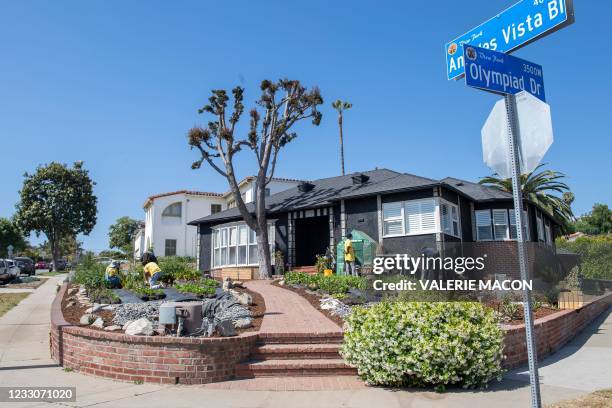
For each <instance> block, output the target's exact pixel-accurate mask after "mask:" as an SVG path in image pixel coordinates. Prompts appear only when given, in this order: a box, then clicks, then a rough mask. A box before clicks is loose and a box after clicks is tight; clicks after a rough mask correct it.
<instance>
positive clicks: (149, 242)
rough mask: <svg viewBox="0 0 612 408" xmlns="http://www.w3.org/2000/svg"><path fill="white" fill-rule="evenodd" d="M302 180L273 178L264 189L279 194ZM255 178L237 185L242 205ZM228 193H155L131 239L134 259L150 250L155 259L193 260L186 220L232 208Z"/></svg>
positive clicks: (193, 237)
mask: <svg viewBox="0 0 612 408" xmlns="http://www.w3.org/2000/svg"><path fill="white" fill-rule="evenodd" d="M300 182H301V180H295V179H284V178H274V179H272V181H271V182H270V183H269V184H268V186H267V187H266V195H270V194H274V193H278V192H279V191H283V190H286V189H288V188H291V187H294V186H296V185H297V184H299V183H300ZM255 184H256V183H255V177H253V176H250V177H246V178H245V179H243V180H242V181H240V183H238V186H239V188H240V192H241V194H242V197H243V199H244V200H245V202H247V203H249V202H252V201H253V200H254V192H255ZM235 206H236V204H235V200H234V199H233V196H232V193H231V192H226V193H214V192H203V191H189V190H179V191H173V192H169V193H161V194H155V195H152V196H150V197H148V198H147V199H146V201H145V202H144V204H143V209H144V212H145V221H144V228H143V229H140V230H138V231H137V232H136V234H135V236H134V257H135V258H136V259H138V258H139V257H140V256H141V255H142V254H143V252H144V251H146V250H153V253H155V255H156V256H158V257H159V256H162V257H163V256H175V255H177V256H192V257H196V255H197V248H198V242H197V239H198V234H197V227H194V226H191V225H187V223H188V222H189V221H193V220H196V219H198V218H202V217H205V216H207V215H210V214H214V213H216V212H220V211H222V210H226V209H228V208H232V207H235Z"/></svg>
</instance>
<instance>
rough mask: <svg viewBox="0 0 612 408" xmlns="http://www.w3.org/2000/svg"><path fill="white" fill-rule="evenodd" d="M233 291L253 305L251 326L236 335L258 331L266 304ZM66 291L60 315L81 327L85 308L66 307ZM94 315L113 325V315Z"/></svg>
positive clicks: (81, 306)
mask: <svg viewBox="0 0 612 408" xmlns="http://www.w3.org/2000/svg"><path fill="white" fill-rule="evenodd" d="M71 288H77V289H78V288H79V285H75V284H69V285H68V290H70V289H71ZM234 289H235V290H236V291H237V292H240V293H245V292H246V293H248V294H249V295H251V297H252V298H253V304H252V305H250V306H248V308H249V310H250V311H251V314H252V315H253V325H252V326H251V327H249V328H246V329H236V333H238V334H240V333H245V332H256V331H259V329H260V327H261V323H262V321H263V316H264V314H265V313H266V304H265V302H264V299H263V297H262V296H261V295H260V294H259V293H257V292H253V291H251V290H249V289H246V288H234ZM68 290H66V293H65V294H64V298H63V299H62V313H63V314H64V319H65V320H66V321H67V322H68V323H71V324H74V325H76V326H81V323H80V320H81V316H83V314H85V310H87V307H86V306H83V305H81V304H80V303H79V302H78V301H77V300H76V299H74V301H75V302H76V304H75V305H74V306H72V307H70V308H68V307H66V305H67V304H68V303H69V302H70V300H69V298H70V296H68ZM94 315H96V316H99V317H101V318H102V320H104V325H105V326H110V325H113V324H114V323H113V317H114V313H113V312H111V311H108V310H101V311H98V312H95V313H94ZM88 327H89V328H90V329H92V330H102V331H104V329H99V328H96V327H91V326H88ZM121 332H122V331H121V330H117V331H115V332H114V333H121Z"/></svg>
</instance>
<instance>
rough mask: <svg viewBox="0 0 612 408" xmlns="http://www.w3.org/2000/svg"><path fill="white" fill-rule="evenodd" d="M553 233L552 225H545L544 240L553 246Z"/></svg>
mask: <svg viewBox="0 0 612 408" xmlns="http://www.w3.org/2000/svg"><path fill="white" fill-rule="evenodd" d="M551 234H552V232H551V228H550V224H544V239H545V242H546V244H547V245H552V235H551Z"/></svg>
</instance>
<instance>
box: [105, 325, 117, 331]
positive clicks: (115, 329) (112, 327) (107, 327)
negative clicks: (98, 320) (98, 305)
mask: <svg viewBox="0 0 612 408" xmlns="http://www.w3.org/2000/svg"><path fill="white" fill-rule="evenodd" d="M104 330H106V331H117V330H121V326H117V325H116V324H113V325H111V326H106V327H105V328H104Z"/></svg>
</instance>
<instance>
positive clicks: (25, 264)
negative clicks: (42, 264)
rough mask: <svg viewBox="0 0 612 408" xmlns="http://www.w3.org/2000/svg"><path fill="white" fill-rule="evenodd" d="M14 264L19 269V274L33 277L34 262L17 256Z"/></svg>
mask: <svg viewBox="0 0 612 408" xmlns="http://www.w3.org/2000/svg"><path fill="white" fill-rule="evenodd" d="M15 263H16V264H17V267H18V268H19V272H20V273H22V274H26V275H34V274H35V273H36V269H35V268H34V261H33V260H32V259H30V258H28V257H25V256H18V257H16V258H15Z"/></svg>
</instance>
